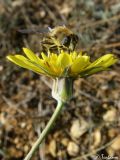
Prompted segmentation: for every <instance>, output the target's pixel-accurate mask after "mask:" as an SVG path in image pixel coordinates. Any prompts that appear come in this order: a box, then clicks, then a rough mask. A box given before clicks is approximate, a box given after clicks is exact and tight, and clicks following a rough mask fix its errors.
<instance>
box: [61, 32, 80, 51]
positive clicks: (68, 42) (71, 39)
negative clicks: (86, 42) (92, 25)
mask: <svg viewBox="0 0 120 160" xmlns="http://www.w3.org/2000/svg"><path fill="white" fill-rule="evenodd" d="M77 42H78V36H77V35H76V34H70V35H68V36H66V37H64V38H63V40H62V45H64V46H65V47H67V48H68V49H69V50H70V51H73V50H74V49H75V47H76V44H77Z"/></svg>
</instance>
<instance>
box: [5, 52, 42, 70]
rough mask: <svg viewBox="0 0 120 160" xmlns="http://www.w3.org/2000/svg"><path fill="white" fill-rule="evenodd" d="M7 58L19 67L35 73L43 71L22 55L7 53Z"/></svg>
mask: <svg viewBox="0 0 120 160" xmlns="http://www.w3.org/2000/svg"><path fill="white" fill-rule="evenodd" d="M7 59H9V60H10V61H12V62H13V63H15V64H17V65H18V66H20V67H23V68H26V69H30V70H32V71H34V72H36V73H44V72H43V70H41V69H40V68H38V67H36V66H34V65H33V64H32V63H31V62H29V61H28V59H27V58H25V57H24V56H22V55H15V56H12V55H9V56H7Z"/></svg>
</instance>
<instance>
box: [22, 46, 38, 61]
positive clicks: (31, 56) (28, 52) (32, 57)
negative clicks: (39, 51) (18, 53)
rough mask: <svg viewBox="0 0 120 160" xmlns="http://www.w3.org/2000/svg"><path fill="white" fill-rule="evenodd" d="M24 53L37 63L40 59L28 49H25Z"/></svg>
mask: <svg viewBox="0 0 120 160" xmlns="http://www.w3.org/2000/svg"><path fill="white" fill-rule="evenodd" d="M23 51H24V53H25V54H26V56H27V57H28V58H29V59H30V60H31V61H37V60H38V57H37V56H36V55H35V54H34V53H33V51H31V50H30V49H28V48H23Z"/></svg>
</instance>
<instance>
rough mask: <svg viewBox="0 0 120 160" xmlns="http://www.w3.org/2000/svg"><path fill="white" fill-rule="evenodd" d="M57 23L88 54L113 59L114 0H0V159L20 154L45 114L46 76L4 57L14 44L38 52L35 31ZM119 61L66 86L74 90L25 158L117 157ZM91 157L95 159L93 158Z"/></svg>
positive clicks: (117, 29) (15, 49)
mask: <svg viewBox="0 0 120 160" xmlns="http://www.w3.org/2000/svg"><path fill="white" fill-rule="evenodd" d="M63 24H65V25H66V26H67V27H68V28H69V29H71V30H72V31H73V32H75V33H76V34H77V35H78V36H79V44H78V45H77V50H78V51H80V50H83V51H84V52H87V53H88V54H89V55H90V56H91V57H92V59H93V60H94V59H95V58H98V57H100V56H101V55H104V54H105V53H110V52H112V53H114V54H115V55H116V56H117V57H118V58H119V57H120V0H71V1H70V0H63V1H61V0H52V1H48V0H26V1H24V0H0V159H1V160H22V159H23V157H25V155H26V154H27V153H28V151H29V149H30V148H31V146H32V145H33V143H34V142H35V140H36V139H37V137H38V136H39V135H40V133H41V130H43V128H44V127H45V125H46V123H47V122H48V120H49V119H50V117H51V115H52V113H53V111H54V109H55V107H56V101H55V100H54V99H53V98H52V97H51V79H48V78H47V79H46V78H45V77H42V76H39V75H37V74H35V73H33V72H31V71H28V70H26V69H22V68H20V67H18V66H16V65H14V64H12V63H11V62H8V61H7V60H6V55H8V54H10V53H13V54H15V53H20V54H22V47H29V48H31V49H32V50H33V51H34V52H35V53H39V52H40V50H41V45H40V41H41V35H40V34H32V33H28V34H23V33H20V32H18V30H19V29H36V30H39V29H43V28H46V27H55V26H58V25H63ZM119 73H120V62H118V63H117V64H115V65H114V66H113V67H112V68H111V70H109V71H104V72H102V73H98V74H96V75H93V76H90V77H88V78H85V79H78V80H76V81H75V84H74V96H73V98H72V100H71V101H70V103H69V104H66V106H65V107H64V109H63V112H62V113H61V115H60V116H59V118H58V120H57V122H56V124H55V126H54V127H53V129H52V130H51V132H50V134H49V135H48V136H47V138H46V139H45V141H44V142H43V144H42V145H41V147H40V148H39V151H38V152H36V153H35V155H34V157H33V158H32V160H94V159H95V158H96V157H97V155H98V157H97V158H99V159H102V155H104V156H111V157H112V158H113V159H116V158H118V159H120V136H119V137H118V138H117V139H115V140H114V141H113V142H111V141H112V140H113V139H114V138H115V137H116V136H118V135H119V134H120V74H119ZM97 158H96V159H97Z"/></svg>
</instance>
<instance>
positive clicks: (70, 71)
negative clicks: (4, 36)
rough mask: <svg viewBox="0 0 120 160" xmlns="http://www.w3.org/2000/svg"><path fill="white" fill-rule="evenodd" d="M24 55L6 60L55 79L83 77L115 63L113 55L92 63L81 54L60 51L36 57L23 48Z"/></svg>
mask: <svg viewBox="0 0 120 160" xmlns="http://www.w3.org/2000/svg"><path fill="white" fill-rule="evenodd" d="M23 51H24V53H25V55H26V57H25V56H22V55H8V56H7V59H9V60H10V61H12V62H13V63H15V64H17V65H19V66H20V67H23V68H26V69H29V70H32V71H34V72H36V73H38V74H43V75H47V76H50V77H53V78H56V77H66V76H67V77H73V78H75V77H78V76H79V77H84V76H88V75H91V74H94V73H97V72H100V71H103V70H106V69H107V68H108V67H110V66H111V65H112V64H114V63H115V62H116V61H117V58H116V57H115V56H114V55H113V54H106V55H104V56H102V57H100V58H98V59H97V60H95V61H94V62H90V57H89V56H87V55H82V53H81V52H80V53H77V52H75V51H74V52H71V53H67V52H64V51H61V52H60V54H58V55H57V54H55V53H50V55H49V56H47V55H46V54H44V53H43V52H42V53H41V58H40V57H38V56H37V55H36V54H35V53H33V52H32V51H31V50H30V49H28V48H23Z"/></svg>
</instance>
